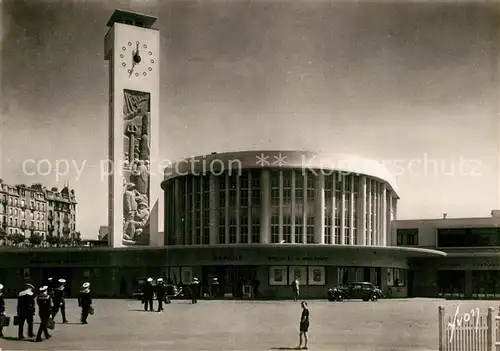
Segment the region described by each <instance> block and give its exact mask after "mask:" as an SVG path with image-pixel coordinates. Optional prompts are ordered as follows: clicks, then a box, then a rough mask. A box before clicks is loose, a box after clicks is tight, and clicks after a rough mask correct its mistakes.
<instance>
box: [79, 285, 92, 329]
mask: <svg viewBox="0 0 500 351" xmlns="http://www.w3.org/2000/svg"><path fill="white" fill-rule="evenodd" d="M78 307H81V309H82V318H81V322H82V324H87V318H88V316H89V313H90V309H91V308H92V297H91V295H90V283H88V282H86V283H83V285H82V288H81V290H80V293H79V294H78Z"/></svg>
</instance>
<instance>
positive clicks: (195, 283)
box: [191, 278, 200, 303]
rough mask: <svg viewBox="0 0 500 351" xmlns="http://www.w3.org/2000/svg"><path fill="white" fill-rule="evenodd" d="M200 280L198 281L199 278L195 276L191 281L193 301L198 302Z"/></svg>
mask: <svg viewBox="0 0 500 351" xmlns="http://www.w3.org/2000/svg"><path fill="white" fill-rule="evenodd" d="M199 287H200V282H199V281H198V278H193V281H192V283H191V302H192V303H198V293H199V291H200V289H199Z"/></svg>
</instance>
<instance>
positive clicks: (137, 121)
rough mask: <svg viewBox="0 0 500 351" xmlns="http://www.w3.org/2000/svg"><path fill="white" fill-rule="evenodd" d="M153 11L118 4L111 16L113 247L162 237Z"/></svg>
mask: <svg viewBox="0 0 500 351" xmlns="http://www.w3.org/2000/svg"><path fill="white" fill-rule="evenodd" d="M155 21H156V18H155V17H152V16H148V15H143V14H138V13H134V12H129V11H123V10H115V12H114V13H113V15H112V16H111V18H110V19H109V21H108V24H107V26H108V27H110V28H109V31H108V33H107V34H106V37H105V39H104V55H105V56H104V57H105V60H107V61H109V160H108V161H109V162H108V170H107V171H108V174H109V179H108V181H109V190H108V192H109V193H108V196H109V200H108V225H109V240H110V244H111V246H112V247H123V246H132V245H162V243H161V242H159V240H161V239H160V238H162V237H163V236H162V235H160V234H159V213H161V212H160V209H159V208H158V206H159V194H160V191H159V190H160V182H161V174H160V172H159V171H160V169H159V160H158V148H159V90H160V84H159V83H160V79H159V73H160V71H159V58H160V57H159V55H160V35H159V31H158V30H157V29H154V28H152V27H151V26H152V25H153V23H154V22H155Z"/></svg>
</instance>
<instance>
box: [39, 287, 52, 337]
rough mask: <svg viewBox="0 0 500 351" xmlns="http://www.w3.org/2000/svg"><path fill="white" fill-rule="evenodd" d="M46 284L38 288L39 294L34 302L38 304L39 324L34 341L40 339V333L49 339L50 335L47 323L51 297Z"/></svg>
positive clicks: (50, 310) (50, 308)
mask: <svg viewBox="0 0 500 351" xmlns="http://www.w3.org/2000/svg"><path fill="white" fill-rule="evenodd" d="M48 289H49V287H48V286H42V287H41V288H40V295H38V297H37V299H36V302H37V304H38V316H39V317H40V326H39V327H38V333H37V334H36V341H42V333H43V334H45V339H50V337H51V335H50V334H49V330H48V329H47V326H48V324H49V318H50V314H51V312H52V311H53V309H52V308H53V307H52V299H51V297H50V295H49V291H48Z"/></svg>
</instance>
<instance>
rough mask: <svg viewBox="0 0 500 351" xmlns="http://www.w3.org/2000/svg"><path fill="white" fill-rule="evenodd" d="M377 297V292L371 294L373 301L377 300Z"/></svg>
mask: <svg viewBox="0 0 500 351" xmlns="http://www.w3.org/2000/svg"><path fill="white" fill-rule="evenodd" d="M377 299H378V297H377V295H376V294H371V295H370V300H371V301H377Z"/></svg>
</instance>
